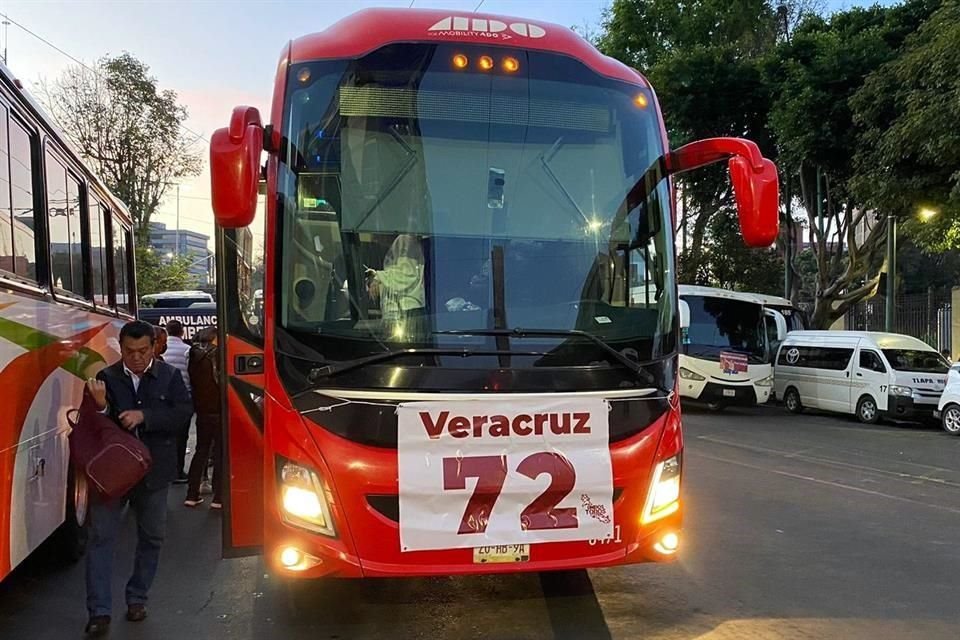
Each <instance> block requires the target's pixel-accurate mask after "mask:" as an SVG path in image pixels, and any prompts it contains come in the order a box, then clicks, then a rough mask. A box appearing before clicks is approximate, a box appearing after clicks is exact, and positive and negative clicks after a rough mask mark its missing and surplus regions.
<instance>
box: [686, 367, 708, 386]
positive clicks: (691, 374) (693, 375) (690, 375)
mask: <svg viewBox="0 0 960 640" xmlns="http://www.w3.org/2000/svg"><path fill="white" fill-rule="evenodd" d="M680 377H681V378H683V379H684V380H696V381H697V382H700V381H701V380H706V378H704V377H703V376H702V375H700V374H699V373H697V372H696V371H690V369H687V368H686V367H680Z"/></svg>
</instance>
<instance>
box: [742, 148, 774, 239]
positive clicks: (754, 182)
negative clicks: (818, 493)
mask: <svg viewBox="0 0 960 640" xmlns="http://www.w3.org/2000/svg"><path fill="white" fill-rule="evenodd" d="M730 181H731V182H733V193H734V195H735V196H736V199H737V217H738V218H740V233H742V234H743V241H744V242H745V243H746V244H747V246H749V247H769V246H770V245H771V244H773V241H774V240H776V239H777V233H779V231H780V212H779V207H780V184H779V179H778V177H777V167H776V165H774V164H773V162H771V161H770V160H767V159H766V158H764V159H763V168H762V169H761V170H760V171H755V170H754V169H753V167H751V166H750V162H749V161H748V160H747V159H746V158H744V157H742V156H738V157H736V158H730Z"/></svg>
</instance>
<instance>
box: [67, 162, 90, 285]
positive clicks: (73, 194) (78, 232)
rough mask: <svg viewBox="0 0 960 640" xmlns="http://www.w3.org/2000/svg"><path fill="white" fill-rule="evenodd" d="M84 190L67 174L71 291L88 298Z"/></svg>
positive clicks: (75, 179)
mask: <svg viewBox="0 0 960 640" xmlns="http://www.w3.org/2000/svg"><path fill="white" fill-rule="evenodd" d="M81 189H82V187H81V184H80V181H79V180H77V178H75V177H74V176H73V175H72V174H70V173H68V174H67V225H68V227H69V229H70V244H69V251H70V274H71V280H72V283H73V286H71V287H70V291H71V292H73V293H75V294H77V295H78V296H82V297H86V290H85V287H84V285H83V224H82V223H81V221H80V220H81V218H83V217H86V216H84V214H83V202H82V201H81V198H80V190H81Z"/></svg>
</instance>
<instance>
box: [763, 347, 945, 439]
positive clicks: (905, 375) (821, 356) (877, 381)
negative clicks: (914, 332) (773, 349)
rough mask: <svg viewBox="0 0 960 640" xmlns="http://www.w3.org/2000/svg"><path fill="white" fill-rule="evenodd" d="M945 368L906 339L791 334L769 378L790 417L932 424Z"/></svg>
mask: <svg viewBox="0 0 960 640" xmlns="http://www.w3.org/2000/svg"><path fill="white" fill-rule="evenodd" d="M949 368H950V365H949V364H948V363H947V361H946V360H945V359H944V357H943V356H942V355H940V354H939V353H938V352H937V351H936V350H935V349H933V348H931V347H930V346H928V345H927V344H926V343H924V342H922V341H920V340H917V339H916V338H911V337H910V336H904V335H900V334H896V333H875V332H864V331H793V332H791V333H789V334H787V337H786V339H785V340H784V341H783V344H782V345H780V350H779V352H778V354H777V359H776V364H775V366H774V372H773V376H774V388H775V390H776V394H777V397H778V398H783V403H784V405H785V406H786V408H787V410H789V411H792V412H794V413H799V412H801V411H803V409H804V408H805V407H808V408H811V409H823V410H826V411H836V412H839V413H852V414H854V415H855V416H856V417H857V419H858V420H860V422H865V423H870V424H872V423H875V422H877V420H879V419H880V418H881V417H883V416H885V417H889V418H894V419H898V420H925V419H929V420H933V419H934V413H935V411H936V409H937V404H938V402H939V400H940V396H941V394H942V393H943V389H944V386H945V385H946V378H947V371H948V370H949ZM958 390H960V387H958ZM958 418H960V414H958Z"/></svg>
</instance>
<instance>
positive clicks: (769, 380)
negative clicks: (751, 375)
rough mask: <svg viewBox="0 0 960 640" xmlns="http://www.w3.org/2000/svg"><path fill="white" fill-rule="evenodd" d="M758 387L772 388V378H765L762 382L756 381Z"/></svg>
mask: <svg viewBox="0 0 960 640" xmlns="http://www.w3.org/2000/svg"><path fill="white" fill-rule="evenodd" d="M756 384H757V386H758V387H772V386H773V376H767V377H766V378H764V379H763V380H757V383H756Z"/></svg>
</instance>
